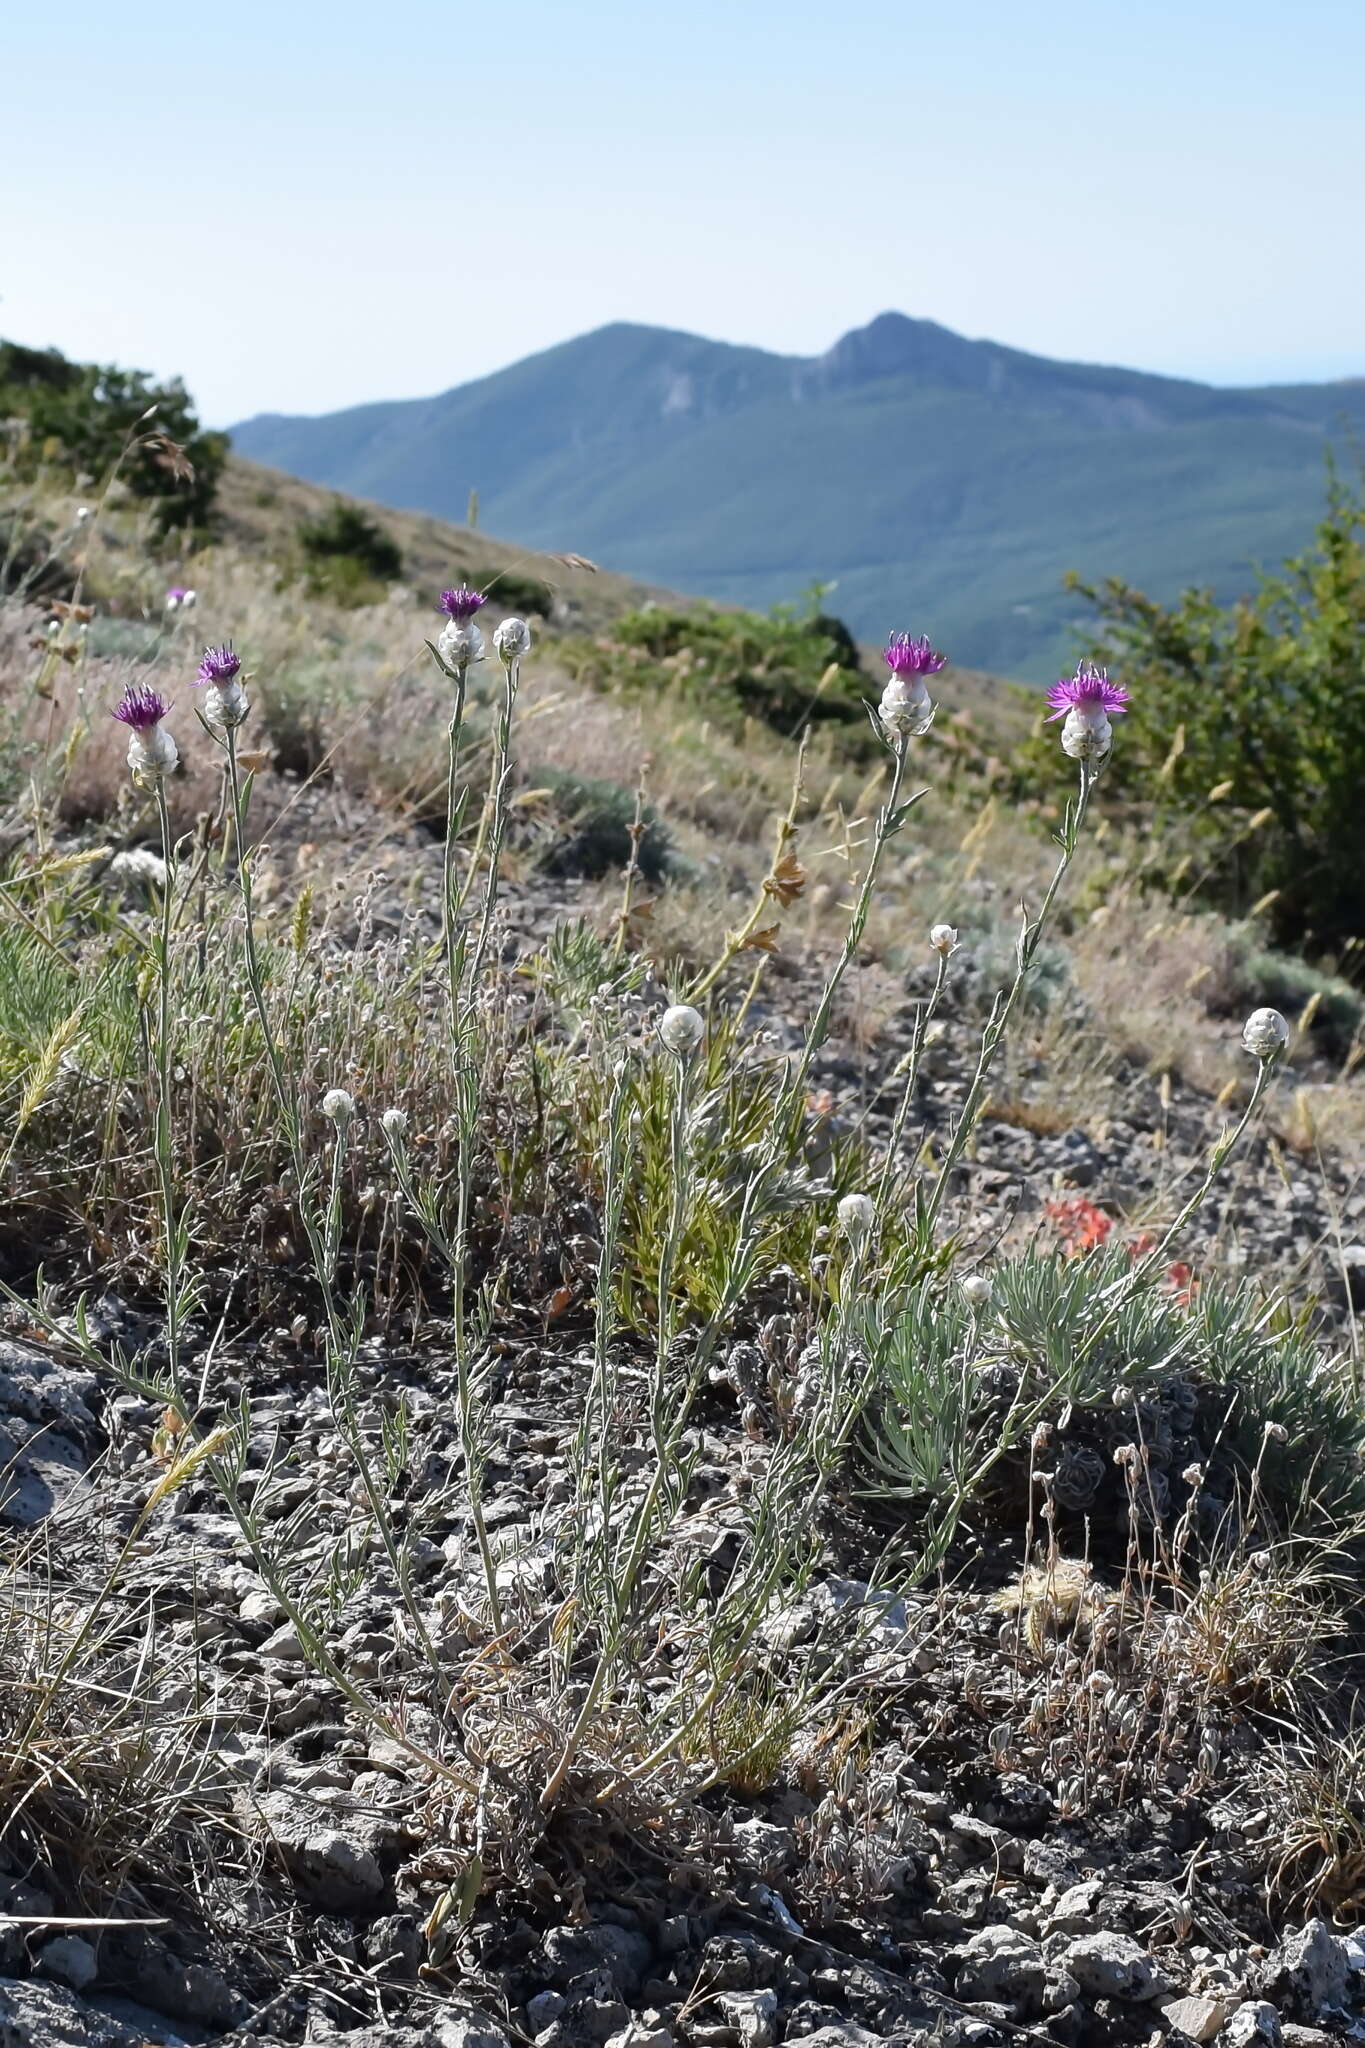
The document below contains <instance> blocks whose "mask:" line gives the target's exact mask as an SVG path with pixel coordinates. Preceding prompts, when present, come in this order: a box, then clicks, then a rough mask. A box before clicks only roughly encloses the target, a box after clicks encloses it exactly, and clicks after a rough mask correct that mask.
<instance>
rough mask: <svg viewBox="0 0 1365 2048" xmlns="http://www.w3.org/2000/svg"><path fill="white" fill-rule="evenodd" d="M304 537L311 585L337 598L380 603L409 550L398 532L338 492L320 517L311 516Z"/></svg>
mask: <svg viewBox="0 0 1365 2048" xmlns="http://www.w3.org/2000/svg"><path fill="white" fill-rule="evenodd" d="M298 543H299V546H300V548H301V549H302V551H303V555H304V560H305V562H306V564H307V568H306V571H305V580H306V581H307V584H308V588H309V589H310V590H311V591H313V592H314V593H315V594H316V595H318V596H320V597H329V598H331V600H332V602H333V603H334V604H340V605H345V606H347V607H353V606H356V605H362V604H374V603H376V602H377V601H378V600H379V599H380V598H382V596H383V594H384V587H385V585H386V584H388V583H392V582H393V581H394V579H395V578H396V577H398V576H401V575H402V573H403V551H402V549H401V548H400V547H399V545H398V543H397V541H396V540H395V539H394V537H393V535H392V534H391V533H389V532H387V531H386V530H385V528H384V527H382V526H381V525H380V524H379V522H378V520H377V519H371V518H370V515H369V514H368V512H364V511H362V510H361V508H360V506H359V505H353V504H349V503H348V502H347V500H346V499H345V498H337V499H336V500H335V501H334V503H333V504H332V505H331V506H330V508H329V509H328V510H327V511H326V512H324V513H323V514H322V515H321V516H320V517H319V518H317V519H308V520H305V521H304V522H303V523H302V525H301V526H300V527H299V530H298Z"/></svg>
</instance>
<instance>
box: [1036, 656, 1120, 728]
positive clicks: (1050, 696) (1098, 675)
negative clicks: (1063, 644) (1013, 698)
mask: <svg viewBox="0 0 1365 2048" xmlns="http://www.w3.org/2000/svg"><path fill="white" fill-rule="evenodd" d="M1047 701H1048V703H1049V704H1050V705H1051V706H1052V715H1051V717H1050V718H1049V719H1048V721H1047V723H1048V724H1049V725H1051V724H1052V723H1053V721H1054V720H1056V719H1058V718H1065V717H1066V714H1067V712H1068V711H1081V712H1086V711H1089V712H1098V711H1102V712H1103V713H1104V715H1105V717H1106V718H1108V717H1110V716H1112V717H1114V718H1122V716H1123V714H1124V712H1125V711H1126V710H1127V709H1128V691H1127V689H1126V687H1125V686H1124V684H1122V683H1111V682H1110V680H1109V674H1108V671H1107V670H1106V669H1102V668H1096V666H1095V664H1094V662H1093V661H1083V662H1082V663H1081V664H1080V667H1079V668H1078V669H1077V670H1076V673H1075V675H1074V676H1062V677H1061V678H1060V679H1059V680H1058V681H1057V682H1055V683H1054V684H1053V685H1052V688H1051V689H1050V690H1049V691H1048V693H1047Z"/></svg>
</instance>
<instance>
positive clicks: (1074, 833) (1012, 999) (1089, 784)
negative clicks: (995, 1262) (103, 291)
mask: <svg viewBox="0 0 1365 2048" xmlns="http://www.w3.org/2000/svg"><path fill="white" fill-rule="evenodd" d="M1096 779H1097V771H1096V770H1095V769H1094V768H1093V767H1092V765H1091V763H1090V762H1089V761H1082V762H1081V764H1080V791H1079V794H1078V795H1077V797H1076V800H1075V802H1074V803H1070V804H1068V805H1067V810H1066V819H1065V822H1064V823H1063V826H1062V831H1061V834H1060V844H1061V849H1062V854H1061V859H1060V860H1059V861H1058V863H1057V866H1056V869H1055V870H1054V872H1053V876H1052V880H1051V881H1050V882H1049V883H1048V886H1047V893H1046V895H1045V896H1044V897H1043V901H1042V906H1041V908H1040V909H1039V912H1038V915H1037V916H1036V917H1035V918H1031V919H1030V918H1026V919H1025V922H1024V925H1023V929H1022V930H1021V931H1020V934H1019V941H1018V946H1017V949H1016V953H1017V960H1018V965H1017V968H1016V971H1015V976H1014V980H1013V981H1012V982H1011V984H1010V987H1009V990H1008V992H1007V993H1006V995H1005V999H1004V1001H1003V1003H1002V1002H1001V1001H1000V999H999V997H997V998H996V1001H995V1004H994V1006H993V1007H992V1010H991V1014H990V1017H989V1018H988V1019H987V1022H986V1028H985V1030H984V1031H983V1032H982V1034H981V1051H980V1053H979V1055H978V1057H977V1062H976V1072H975V1073H974V1074H973V1076H972V1081H971V1086H970V1087H969V1088H968V1090H967V1098H966V1101H965V1102H964V1103H963V1105H962V1108H961V1110H960V1111H959V1112H958V1117H957V1121H956V1123H955V1124H954V1125H953V1133H952V1136H951V1138H950V1139H949V1141H948V1149H947V1152H946V1153H945V1154H944V1158H943V1164H942V1165H941V1167H940V1168H939V1172H938V1177H937V1179H936V1180H935V1182H934V1187H933V1192H932V1193H931V1194H930V1195H929V1196H928V1198H927V1200H926V1201H925V1202H924V1204H923V1206H922V1209H921V1215H920V1228H921V1233H922V1235H924V1236H926V1237H927V1235H928V1233H929V1231H931V1230H932V1228H933V1225H934V1223H935V1221H936V1220H937V1217H938V1214H939V1211H940V1209H941V1208H942V1207H943V1201H944V1197H945V1195H946V1194H947V1192H948V1185H949V1182H950V1180H951V1178H952V1173H953V1169H954V1167H955V1166H956V1165H957V1163H958V1161H959V1160H960V1159H961V1157H962V1155H963V1153H964V1151H965V1150H966V1148H967V1143H968V1140H969V1139H970V1137H971V1135H972V1132H973V1131H974V1129H975V1128H976V1122H977V1118H978V1117H979V1115H980V1113H981V1107H982V1103H983V1101H984V1099H985V1094H986V1083H987V1081H988V1080H989V1079H990V1075H991V1069H992V1067H993V1066H994V1064H995V1057H996V1054H997V1053H998V1052H999V1050H1000V1047H1001V1045H1002V1044H1003V1042H1004V1038H1005V1033H1006V1032H1007V1031H1008V1029H1009V1024H1010V1019H1011V1018H1012V1017H1013V1015H1014V1011H1015V1007H1016V1005H1017V1004H1018V1001H1019V997H1020V995H1021V993H1022V991H1023V987H1024V983H1025V981H1026V980H1027V978H1028V971H1029V968H1030V967H1031V966H1032V965H1033V959H1034V955H1035V954H1036V952H1037V950H1038V944H1039V941H1040V940H1041V938H1042V936H1043V932H1044V929H1045V927H1046V925H1047V921H1048V918H1049V916H1050V915H1051V912H1052V906H1053V904H1054V903H1055V902H1056V900H1057V892H1058V891H1059V889H1060V888H1061V886H1062V883H1063V882H1064V881H1065V879H1066V873H1067V869H1068V868H1069V867H1070V866H1071V863H1072V861H1073V859H1074V858H1075V854H1076V847H1077V844H1078V842H1079V839H1080V832H1081V827H1082V825H1083V824H1084V823H1085V814H1086V811H1087V810H1088V809H1089V807H1090V793H1091V791H1092V790H1093V789H1094V787H1095V782H1096Z"/></svg>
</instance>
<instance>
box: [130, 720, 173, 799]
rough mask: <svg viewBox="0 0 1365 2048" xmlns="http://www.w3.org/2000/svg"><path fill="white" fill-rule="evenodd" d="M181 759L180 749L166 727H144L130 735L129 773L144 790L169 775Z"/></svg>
mask: <svg viewBox="0 0 1365 2048" xmlns="http://www.w3.org/2000/svg"><path fill="white" fill-rule="evenodd" d="M179 759H180V749H179V748H178V747H177V745H176V744H175V741H174V740H173V739H172V737H171V735H170V734H169V733H168V732H167V730H166V728H165V726H164V725H148V726H144V727H143V728H142V729H141V731H134V732H132V733H131V734H130V735H129V738H128V769H129V773H130V774H131V775H132V778H133V780H134V782H136V783H138V784H140V785H141V786H142V787H144V788H146V787H148V786H150V785H151V784H153V783H157V782H160V781H161V779H162V777H163V776H166V775H169V774H170V772H171V770H172V769H173V768H174V767H175V764H176V762H177V761H178V760H179Z"/></svg>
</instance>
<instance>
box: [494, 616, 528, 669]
mask: <svg viewBox="0 0 1365 2048" xmlns="http://www.w3.org/2000/svg"><path fill="white" fill-rule="evenodd" d="M493 645H494V646H495V647H496V648H497V650H498V656H499V659H500V660H502V661H505V662H507V663H508V664H509V665H510V664H511V663H512V662H514V661H520V660H521V657H522V655H523V654H529V653H530V651H531V628H530V627H529V626H528V625H527V623H526V621H525V619H504V620H503V622H502V624H501V625H500V626H499V627H498V630H497V632H496V633H495V634H494V635H493Z"/></svg>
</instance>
